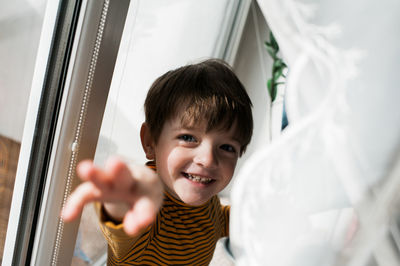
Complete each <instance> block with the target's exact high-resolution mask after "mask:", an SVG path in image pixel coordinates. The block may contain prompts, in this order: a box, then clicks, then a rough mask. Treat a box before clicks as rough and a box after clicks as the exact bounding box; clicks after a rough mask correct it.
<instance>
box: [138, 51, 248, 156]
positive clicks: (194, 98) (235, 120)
mask: <svg viewBox="0 0 400 266" xmlns="http://www.w3.org/2000/svg"><path fill="white" fill-rule="evenodd" d="M251 106H252V103H251V100H250V98H249V96H248V95H247V93H246V90H245V88H244V86H243V85H242V83H241V82H240V80H239V79H238V78H237V77H236V75H235V74H234V73H233V71H232V69H231V68H230V66H229V65H228V64H227V63H225V62H224V61H222V60H218V59H209V60H205V61H203V62H200V63H198V64H191V65H186V66H183V67H180V68H177V69H175V70H171V71H168V72H167V73H165V74H164V75H162V76H161V77H159V78H158V79H156V80H155V81H154V83H153V85H152V86H151V88H150V90H149V92H148V93H147V97H146V100H145V103H144V109H145V116H146V123H147V124H148V126H149V129H150V133H151V135H152V137H153V138H154V141H155V142H156V143H157V141H158V138H159V136H160V134H161V131H162V128H163V126H164V123H165V122H166V121H168V120H169V119H171V118H173V117H175V116H177V115H180V116H181V118H182V124H183V125H184V126H187V127H192V126H194V125H195V124H197V123H198V122H201V121H207V131H209V130H212V129H222V130H229V129H230V128H231V127H232V126H233V125H234V124H235V127H236V129H235V131H236V135H235V137H236V138H237V139H238V140H239V142H240V144H241V149H240V155H241V154H243V152H244V151H245V150H246V147H247V145H248V144H249V142H250V139H251V136H252V133H253V117H252V113H251Z"/></svg>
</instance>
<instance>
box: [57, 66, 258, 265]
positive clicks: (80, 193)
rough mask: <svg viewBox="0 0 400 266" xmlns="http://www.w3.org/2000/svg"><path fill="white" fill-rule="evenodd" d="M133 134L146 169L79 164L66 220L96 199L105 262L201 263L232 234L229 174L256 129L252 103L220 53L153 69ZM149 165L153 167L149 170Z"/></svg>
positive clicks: (110, 163) (116, 163) (116, 164)
mask: <svg viewBox="0 0 400 266" xmlns="http://www.w3.org/2000/svg"><path fill="white" fill-rule="evenodd" d="M145 117H146V118H145V122H144V123H143V125H142V128H141V131H140V137H141V141H142V145H143V149H144V152H145V154H146V158H147V159H148V160H150V161H149V162H148V163H147V167H144V166H131V167H129V168H128V166H126V164H124V163H123V162H121V161H120V160H118V159H115V158H114V159H110V160H109V161H108V163H107V164H106V166H105V168H104V169H99V168H97V167H96V166H94V165H93V163H92V162H89V161H84V162H81V163H80V164H79V165H78V168H77V172H78V175H79V176H80V177H81V179H82V180H83V181H85V182H83V183H82V184H81V185H80V186H78V187H77V189H76V190H75V191H74V192H73V193H72V194H71V196H70V198H69V200H68V203H67V204H66V206H65V208H64V211H63V219H64V220H65V221H70V220H73V219H75V218H76V217H77V216H78V215H79V213H80V212H81V211H82V208H83V206H84V205H85V204H87V203H89V202H92V201H97V202H101V203H97V204H96V208H97V210H98V213H99V216H100V220H101V229H102V231H103V233H104V236H105V238H106V239H107V242H108V246H109V248H108V264H109V265H121V264H130V265H208V264H209V262H210V261H211V259H212V256H213V252H214V248H215V245H216V242H217V240H218V239H219V238H221V237H224V236H227V235H228V233H229V206H222V205H221V204H220V202H219V199H218V196H217V193H219V192H220V191H221V190H222V189H224V188H225V187H226V186H227V185H228V183H229V182H230V180H231V178H232V176H233V173H234V169H235V166H236V162H237V159H238V158H239V157H240V156H241V155H242V154H243V152H244V151H245V149H246V147H247V145H248V144H249V142H250V139H251V135H252V131H253V119H252V113H251V101H250V98H249V96H248V95H247V93H246V91H245V89H244V87H243V85H242V84H241V83H240V81H239V79H238V78H237V77H236V76H235V74H234V73H233V72H232V70H231V69H230V67H229V66H228V65H227V64H226V63H224V62H223V61H220V60H216V59H210V60H206V61H203V62H201V63H198V64H193V65H187V66H184V67H181V68H178V69H176V70H173V71H169V72H167V73H165V74H164V75H162V76H161V77H159V78H158V79H157V80H156V81H155V82H154V83H153V85H152V87H151V88H150V90H149V92H148V94H147V97H146V100H145ZM150 168H151V169H153V170H150Z"/></svg>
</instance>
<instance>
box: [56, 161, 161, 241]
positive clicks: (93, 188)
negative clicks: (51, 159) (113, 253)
mask: <svg viewBox="0 0 400 266" xmlns="http://www.w3.org/2000/svg"><path fill="white" fill-rule="evenodd" d="M77 173H78V176H79V177H80V178H81V179H82V181H83V183H82V184H80V185H79V186H78V187H77V188H76V189H75V191H74V192H73V193H72V194H71V195H70V197H69V199H68V201H67V204H66V205H65V207H64V209H63V212H62V218H63V219H64V220H65V221H67V222H68V221H72V220H74V219H76V218H77V217H78V215H79V214H80V213H81V212H82V210H83V207H84V206H85V205H86V204H88V203H90V202H93V201H100V202H102V203H103V204H104V208H105V211H106V212H107V214H108V216H110V218H112V219H113V220H115V221H123V224H124V230H125V232H126V233H127V234H128V235H131V236H136V235H137V234H138V233H139V232H140V230H141V229H143V228H145V227H147V226H148V225H149V224H151V223H152V222H153V221H154V219H155V217H156V214H157V212H158V210H159V208H160V206H161V203H162V198H163V192H162V191H163V188H162V183H161V181H160V180H159V178H158V176H157V174H156V173H155V172H154V171H153V170H151V169H149V168H147V167H145V166H132V167H128V166H127V165H126V164H125V163H123V162H122V161H120V160H118V159H115V158H114V159H110V160H109V161H108V162H107V164H106V166H105V168H104V169H100V168H98V167H96V166H95V165H94V164H93V162H91V161H83V162H81V163H79V165H78V167H77Z"/></svg>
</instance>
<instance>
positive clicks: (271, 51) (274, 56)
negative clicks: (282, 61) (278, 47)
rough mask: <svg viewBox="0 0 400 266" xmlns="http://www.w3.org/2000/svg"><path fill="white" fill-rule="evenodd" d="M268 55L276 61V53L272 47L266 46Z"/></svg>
mask: <svg viewBox="0 0 400 266" xmlns="http://www.w3.org/2000/svg"><path fill="white" fill-rule="evenodd" d="M266 48H267V52H268V54H269V55H270V56H271V57H272V58H273V59H274V60H275V59H276V51H275V49H274V48H273V47H271V46H266Z"/></svg>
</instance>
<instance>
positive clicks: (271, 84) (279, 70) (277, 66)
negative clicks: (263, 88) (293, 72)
mask: <svg viewBox="0 0 400 266" xmlns="http://www.w3.org/2000/svg"><path fill="white" fill-rule="evenodd" d="M265 47H266V49H267V52H268V54H269V55H270V56H271V57H272V59H273V65H272V76H271V78H270V79H269V80H268V81H267V88H268V92H269V95H270V96H271V101H272V102H273V101H274V100H275V98H276V94H277V92H278V85H279V84H283V83H284V82H281V81H279V79H280V78H281V77H283V78H285V74H284V73H283V72H284V71H285V69H286V68H287V65H286V64H285V63H284V62H283V60H282V59H281V58H279V57H278V52H279V45H278V43H277V42H276V40H275V37H274V35H273V34H272V32H270V34H269V42H265Z"/></svg>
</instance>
